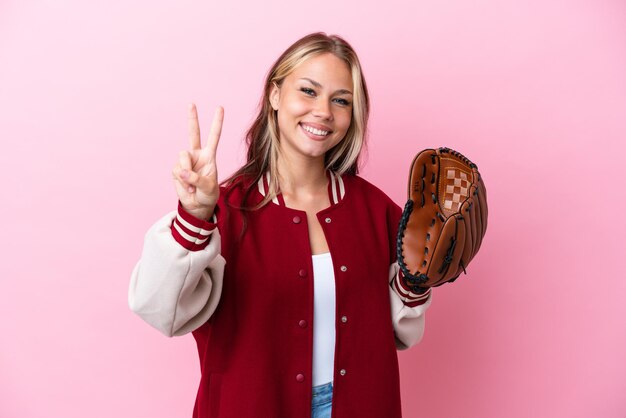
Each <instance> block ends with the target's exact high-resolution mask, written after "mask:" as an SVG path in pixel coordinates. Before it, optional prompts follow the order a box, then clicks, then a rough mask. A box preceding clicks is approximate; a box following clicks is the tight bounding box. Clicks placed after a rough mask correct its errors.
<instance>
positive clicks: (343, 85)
mask: <svg viewBox="0 0 626 418" xmlns="http://www.w3.org/2000/svg"><path fill="white" fill-rule="evenodd" d="M287 78H288V79H291V80H292V81H295V80H299V79H300V78H309V79H311V80H314V81H317V82H318V83H320V84H321V85H322V86H323V87H328V88H332V89H333V90H335V89H345V90H350V91H352V74H351V73H350V67H349V66H348V64H347V63H346V62H345V61H344V60H342V59H341V58H338V57H337V56H335V55H333V54H330V53H324V54H320V55H317V56H314V57H311V58H308V59H306V60H305V61H304V62H302V63H301V64H300V65H298V66H297V67H296V68H295V69H294V70H293V72H292V73H291V74H289V76H288V77H287Z"/></svg>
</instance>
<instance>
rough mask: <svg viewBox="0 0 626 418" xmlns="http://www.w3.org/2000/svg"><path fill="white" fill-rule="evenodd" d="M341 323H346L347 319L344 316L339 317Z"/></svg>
mask: <svg viewBox="0 0 626 418" xmlns="http://www.w3.org/2000/svg"><path fill="white" fill-rule="evenodd" d="M341 322H343V323H344V324H345V323H346V322H348V317H347V316H345V315H344V316H342V317H341Z"/></svg>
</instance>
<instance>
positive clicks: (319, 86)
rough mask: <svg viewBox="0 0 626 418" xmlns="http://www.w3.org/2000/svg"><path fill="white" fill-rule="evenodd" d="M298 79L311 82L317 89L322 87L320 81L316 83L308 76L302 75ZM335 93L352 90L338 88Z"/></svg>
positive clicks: (346, 92)
mask: <svg viewBox="0 0 626 418" xmlns="http://www.w3.org/2000/svg"><path fill="white" fill-rule="evenodd" d="M300 80H306V81H308V82H309V83H311V84H313V85H314V86H315V87H317V88H318V89H321V88H322V85H321V84H320V83H318V82H317V81H315V80H311V79H310V78H306V77H302V78H301V79H300ZM335 93H339V94H352V92H351V91H350V90H346V89H339V90H337V91H336V92H335Z"/></svg>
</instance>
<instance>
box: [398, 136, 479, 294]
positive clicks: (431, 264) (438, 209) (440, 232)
mask: <svg viewBox="0 0 626 418" xmlns="http://www.w3.org/2000/svg"><path fill="white" fill-rule="evenodd" d="M408 188H409V190H408V198H409V200H408V201H407V202H406V205H405V206H404V211H403V212H402V218H401V219H400V226H399V227H398V239H397V252H398V264H399V265H400V270H401V272H402V275H403V276H404V277H403V280H404V281H405V284H406V285H407V286H408V287H409V288H411V289H412V290H413V292H414V293H424V292H425V291H426V290H428V288H430V287H433V286H440V285H442V284H444V283H446V282H453V281H454V280H456V278H457V277H459V275H460V274H461V272H462V271H463V272H464V271H465V268H466V267H467V266H468V264H469V263H470V261H472V259H473V258H474V256H475V255H476V253H477V252H478V249H479V248H480V244H481V243H482V240H483V237H484V236H485V231H486V230H487V191H486V190H485V185H484V183H483V181H482V178H481V176H480V174H479V173H478V169H477V167H476V164H474V163H472V162H471V161H470V160H468V159H467V158H465V157H464V156H463V155H462V154H460V153H459V152H457V151H454V150H451V149H449V148H439V149H437V150H434V149H426V150H424V151H422V152H420V153H419V154H417V155H416V156H415V158H414V159H413V163H412V164H411V169H410V174H409V187H408Z"/></svg>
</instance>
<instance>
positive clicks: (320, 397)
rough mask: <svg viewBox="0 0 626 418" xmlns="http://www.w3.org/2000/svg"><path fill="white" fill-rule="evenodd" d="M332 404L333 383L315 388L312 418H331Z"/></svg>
mask: <svg viewBox="0 0 626 418" xmlns="http://www.w3.org/2000/svg"><path fill="white" fill-rule="evenodd" d="M332 402H333V382H328V383H326V384H325V385H319V386H313V401H312V402H311V418H330V411H331V406H332Z"/></svg>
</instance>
